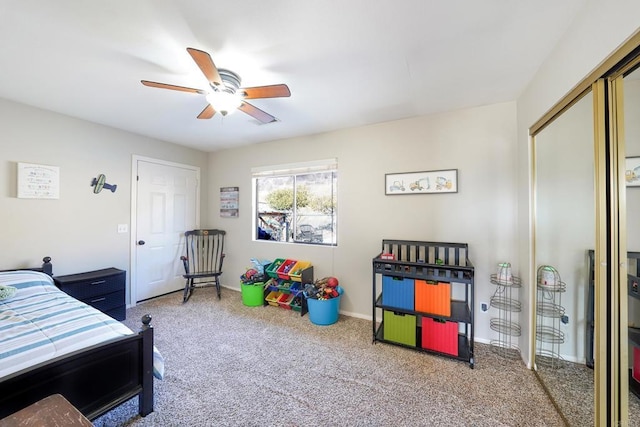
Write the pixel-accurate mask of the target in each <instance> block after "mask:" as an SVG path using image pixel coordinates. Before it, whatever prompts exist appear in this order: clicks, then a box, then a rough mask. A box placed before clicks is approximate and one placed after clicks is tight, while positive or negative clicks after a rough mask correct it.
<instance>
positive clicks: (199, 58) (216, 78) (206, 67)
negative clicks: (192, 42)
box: [187, 47, 222, 86]
mask: <svg viewBox="0 0 640 427" xmlns="http://www.w3.org/2000/svg"><path fill="white" fill-rule="evenodd" d="M187 52H189V55H191V57H192V58H193V60H194V61H196V64H197V65H198V67H199V68H200V70H201V71H202V74H204V76H205V77H206V78H207V80H209V83H211V84H213V85H216V86H218V85H221V84H222V79H221V78H220V74H219V73H218V68H216V65H215V64H214V63H213V60H212V59H211V56H210V55H209V54H208V53H207V52H205V51H203V50H198V49H194V48H192V47H188V48H187Z"/></svg>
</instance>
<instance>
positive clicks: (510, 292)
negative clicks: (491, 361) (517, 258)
mask: <svg viewBox="0 0 640 427" xmlns="http://www.w3.org/2000/svg"><path fill="white" fill-rule="evenodd" d="M491 283H493V284H494V285H496V290H495V292H494V294H493V296H492V297H491V300H490V305H491V307H493V308H496V309H497V310H498V317H495V318H492V319H491V320H490V322H489V325H490V327H491V329H492V330H493V331H496V332H497V333H498V337H497V339H494V340H491V346H492V349H493V350H494V351H495V352H496V353H498V354H499V355H500V356H503V357H505V358H510V359H513V358H520V347H519V346H518V337H519V336H520V335H521V334H522V329H521V328H520V324H519V322H518V317H519V314H518V313H520V312H521V311H522V304H521V303H520V301H519V300H518V289H520V288H521V287H522V282H521V280H520V278H518V277H515V276H513V275H512V274H511V264H510V263H508V262H507V263H500V264H498V272H497V273H496V274H492V275H491Z"/></svg>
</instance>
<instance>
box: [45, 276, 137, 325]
mask: <svg viewBox="0 0 640 427" xmlns="http://www.w3.org/2000/svg"><path fill="white" fill-rule="evenodd" d="M53 280H54V281H55V283H56V285H57V286H58V287H59V288H60V289H61V290H62V291H63V292H65V293H67V294H69V295H71V296H72V297H74V298H76V299H78V300H80V301H82V302H84V303H86V304H89V305H90V306H92V307H95V308H97V309H98V310H100V311H102V312H103V313H105V314H108V315H109V316H111V317H113V318H114V319H116V320H124V319H125V318H126V304H125V286H126V271H124V270H119V269H117V268H105V269H103V270H96V271H89V272H86V273H80V274H69V275H66V276H54V278H53Z"/></svg>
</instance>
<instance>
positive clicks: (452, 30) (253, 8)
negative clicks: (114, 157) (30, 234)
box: [0, 0, 586, 151]
mask: <svg viewBox="0 0 640 427" xmlns="http://www.w3.org/2000/svg"><path fill="white" fill-rule="evenodd" d="M585 3H586V0H562V1H558V0H536V1H514V0H482V1H478V0H446V1H445V0H321V1H313V2H312V1H304V0H271V1H264V0H234V1H227V2H222V1H213V0H174V1H171V0H135V1H132V0H108V1H89V0H56V1H51V0H2V1H1V2H0V46H1V49H0V97H1V98H6V99H9V100H12V101H17V102H21V103H24V104H28V105H32V106H36V107H39V108H43V109H46V110H51V111H55V112H58V113H62V114H66V115H69V116H73V117H77V118H80V119H84V120H89V121H91V122H96V123H100V124H104V125H107V126H112V127H115V128H119V129H124V130H126V131H130V132H134V133H138V134H142V135H147V136H150V137H153V138H157V139H160V140H165V141H170V142H174V143H177V144H182V145H186V146H189V147H193V148H198V149H201V150H205V151H215V150H218V149H222V148H228V147H233V146H237V145H242V144H252V143H258V142H263V141H270V140H275V139H281V138H289V137H295V136H300V135H307V134H315V133H320V132H325V131H330V130H336V129H341V128H348V127H354V126H361V125H366V124H372V123H378V122H385V121H390V120H397V119H402V118H407V117H413V116H419V115H425V114H433V113H438V112H442V111H450V110H455V109H459V108H466V107H472V106H478V105H485V104H491V103H496V102H504V101H512V100H515V99H516V98H517V96H518V95H519V93H520V92H521V91H522V90H523V89H524V88H525V87H526V85H527V83H528V82H529V80H530V79H531V78H532V76H533V75H534V73H535V71H536V70H537V68H538V67H539V65H540V64H541V63H542V61H543V60H544V58H545V57H546V56H547V55H548V54H549V53H550V52H551V50H552V49H553V47H554V45H555V44H556V42H557V40H558V39H559V38H560V37H561V36H562V34H563V33H564V32H565V31H566V29H567V28H568V27H569V25H570V23H571V20H572V18H573V16H575V15H576V14H577V13H579V11H580V9H581V8H582V7H583V5H584V4H585ZM187 47H193V48H197V49H201V50H205V51H207V52H209V54H210V55H211V57H212V58H213V61H214V62H215V64H216V65H217V66H218V67H219V68H227V69H231V70H233V71H234V72H236V73H238V74H239V75H240V76H241V77H242V86H245V87H246V86H262V85H270V84H277V83H286V84H287V85H288V86H289V88H290V89H291V93H292V95H291V97H289V98H275V99H258V100H252V101H251V103H252V104H254V105H255V106H257V107H258V108H261V109H263V110H265V111H266V112H268V113H270V114H272V115H274V116H276V117H277V118H278V119H279V121H278V122H275V123H271V124H266V125H263V124H259V122H258V121H256V120H255V119H253V118H251V117H250V116H248V115H246V114H244V113H242V112H239V111H238V112H236V113H234V114H231V115H228V116H226V117H222V116H221V115H220V114H216V115H215V116H214V117H213V118H212V119H210V120H198V119H196V116H197V115H198V114H199V113H200V111H202V109H203V108H204V107H205V106H206V101H205V98H204V96H203V95H197V94H191V93H185V92H176V91H168V90H163V89H156V88H149V87H146V86H143V85H142V84H141V83H140V80H152V81H157V82H163V83H169V84H174V85H180V86H188V87H194V88H199V89H206V88H207V87H208V86H207V81H206V79H205V77H204V76H203V75H202V73H201V71H200V69H199V68H198V67H197V65H196V64H195V62H194V61H193V59H192V58H191V57H190V56H189V54H188V53H187V51H186V48H187Z"/></svg>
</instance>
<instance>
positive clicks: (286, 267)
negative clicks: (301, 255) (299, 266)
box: [276, 259, 298, 280]
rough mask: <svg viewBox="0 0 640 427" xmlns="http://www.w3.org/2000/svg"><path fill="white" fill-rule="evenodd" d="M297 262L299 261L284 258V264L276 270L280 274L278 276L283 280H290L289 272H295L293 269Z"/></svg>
mask: <svg viewBox="0 0 640 427" xmlns="http://www.w3.org/2000/svg"><path fill="white" fill-rule="evenodd" d="M297 262H298V261H296V260H294V259H286V260H284V262H283V263H282V265H281V266H280V267H278V270H277V271H276V273H277V274H278V277H279V278H281V279H283V280H290V277H289V273H292V272H293V271H291V270H292V269H293V266H294V265H296V263H297Z"/></svg>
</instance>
